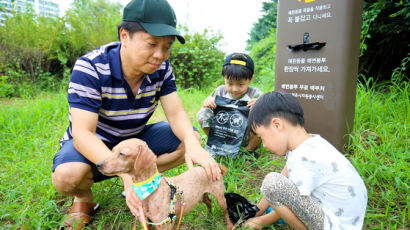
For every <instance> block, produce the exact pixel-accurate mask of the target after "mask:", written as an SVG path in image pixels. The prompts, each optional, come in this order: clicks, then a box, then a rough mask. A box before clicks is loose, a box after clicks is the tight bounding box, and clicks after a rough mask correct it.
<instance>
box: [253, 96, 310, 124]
mask: <svg viewBox="0 0 410 230" xmlns="http://www.w3.org/2000/svg"><path fill="white" fill-rule="evenodd" d="M274 117H280V118H283V119H285V120H287V121H289V122H290V123H291V124H293V125H300V126H302V127H303V125H304V119H303V109H302V106H301V105H300V103H299V102H298V100H296V98H295V97H293V96H292V95H291V94H288V93H279V92H269V93H265V94H264V95H262V96H261V97H260V98H258V100H257V101H256V102H255V104H254V105H253V106H252V108H251V111H250V112H249V117H248V128H249V129H250V130H252V131H254V130H255V128H256V127H259V126H265V127H267V126H268V125H269V123H270V122H271V120H272V118H274Z"/></svg>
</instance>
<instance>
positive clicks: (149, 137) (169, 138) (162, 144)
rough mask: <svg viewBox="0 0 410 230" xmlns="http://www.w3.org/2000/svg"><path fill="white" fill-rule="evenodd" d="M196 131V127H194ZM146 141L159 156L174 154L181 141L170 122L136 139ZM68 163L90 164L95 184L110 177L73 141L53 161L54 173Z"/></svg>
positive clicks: (147, 129)
mask: <svg viewBox="0 0 410 230" xmlns="http://www.w3.org/2000/svg"><path fill="white" fill-rule="evenodd" d="M194 130H196V129H195V127H194ZM130 138H138V139H141V140H143V141H145V142H146V143H147V144H148V146H149V148H150V149H151V150H152V151H153V152H154V153H155V155H157V156H159V155H161V154H164V153H171V152H174V151H175V150H176V149H177V147H178V146H179V144H180V143H181V141H180V140H179V139H178V138H177V137H176V136H175V134H174V133H173V132H172V130H171V127H170V125H169V123H168V122H164V121H161V122H158V123H154V124H149V125H147V126H146V127H145V129H144V130H143V131H142V132H141V133H139V134H137V135H136V136H134V137H130ZM117 144H118V143H105V145H106V146H107V147H108V148H109V149H112V148H114V146H115V145H117ZM67 162H83V163H86V164H89V165H90V166H91V168H92V172H93V175H94V177H93V179H94V182H99V181H102V180H105V179H108V178H111V177H109V176H105V175H103V174H102V173H101V172H100V171H98V169H97V167H96V166H95V164H94V163H92V162H91V161H89V160H88V159H87V158H85V157H84V156H83V155H82V154H81V153H80V152H78V151H77V150H76V149H75V148H74V144H73V140H69V141H64V142H63V143H62V146H61V148H60V150H59V151H58V152H57V154H56V155H55V156H54V160H53V172H54V170H55V169H56V167H57V166H58V165H60V164H63V163H67Z"/></svg>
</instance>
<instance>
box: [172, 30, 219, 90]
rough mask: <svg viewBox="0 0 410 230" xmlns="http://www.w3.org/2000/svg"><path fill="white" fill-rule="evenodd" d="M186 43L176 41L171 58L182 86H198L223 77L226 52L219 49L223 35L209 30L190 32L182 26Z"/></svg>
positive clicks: (179, 83) (177, 80) (179, 84)
mask: <svg viewBox="0 0 410 230" xmlns="http://www.w3.org/2000/svg"><path fill="white" fill-rule="evenodd" d="M182 31H184V33H185V34H184V37H185V40H186V43H185V44H184V45H181V44H180V43H179V42H175V43H174V45H173V46H172V51H171V55H170V57H169V60H170V62H171V64H172V67H173V70H174V74H175V76H176V83H177V85H178V86H180V87H182V88H185V89H186V88H191V87H194V88H198V87H202V86H205V85H209V84H212V83H213V82H215V81H218V80H219V79H221V72H222V64H223V59H224V55H225V54H224V53H223V52H222V51H220V50H219V49H218V43H219V42H220V41H221V39H222V36H221V35H220V34H219V33H217V34H212V33H210V32H209V31H208V30H204V31H203V32H202V33H198V32H196V33H193V34H191V33H189V32H188V29H187V28H186V27H184V28H182Z"/></svg>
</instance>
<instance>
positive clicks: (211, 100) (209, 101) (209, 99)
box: [203, 96, 216, 109]
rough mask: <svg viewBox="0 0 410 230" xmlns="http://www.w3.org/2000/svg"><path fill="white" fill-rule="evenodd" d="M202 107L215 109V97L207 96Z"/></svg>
mask: <svg viewBox="0 0 410 230" xmlns="http://www.w3.org/2000/svg"><path fill="white" fill-rule="evenodd" d="M203 107H204V108H211V109H215V108H216V104H215V98H213V97H211V96H209V97H207V98H206V99H205V101H204V105H203Z"/></svg>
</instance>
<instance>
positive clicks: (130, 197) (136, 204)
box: [119, 174, 142, 217]
mask: <svg viewBox="0 0 410 230" xmlns="http://www.w3.org/2000/svg"><path fill="white" fill-rule="evenodd" d="M119 176H120V177H121V178H122V180H123V183H124V191H125V201H126V203H127V206H128V208H129V209H130V211H131V213H132V214H133V215H134V216H136V217H139V216H141V214H142V213H141V212H142V201H141V200H140V198H139V197H138V195H137V193H136V192H135V191H134V190H133V189H132V187H131V185H132V179H131V177H130V176H129V175H128V174H121V175H119Z"/></svg>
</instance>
